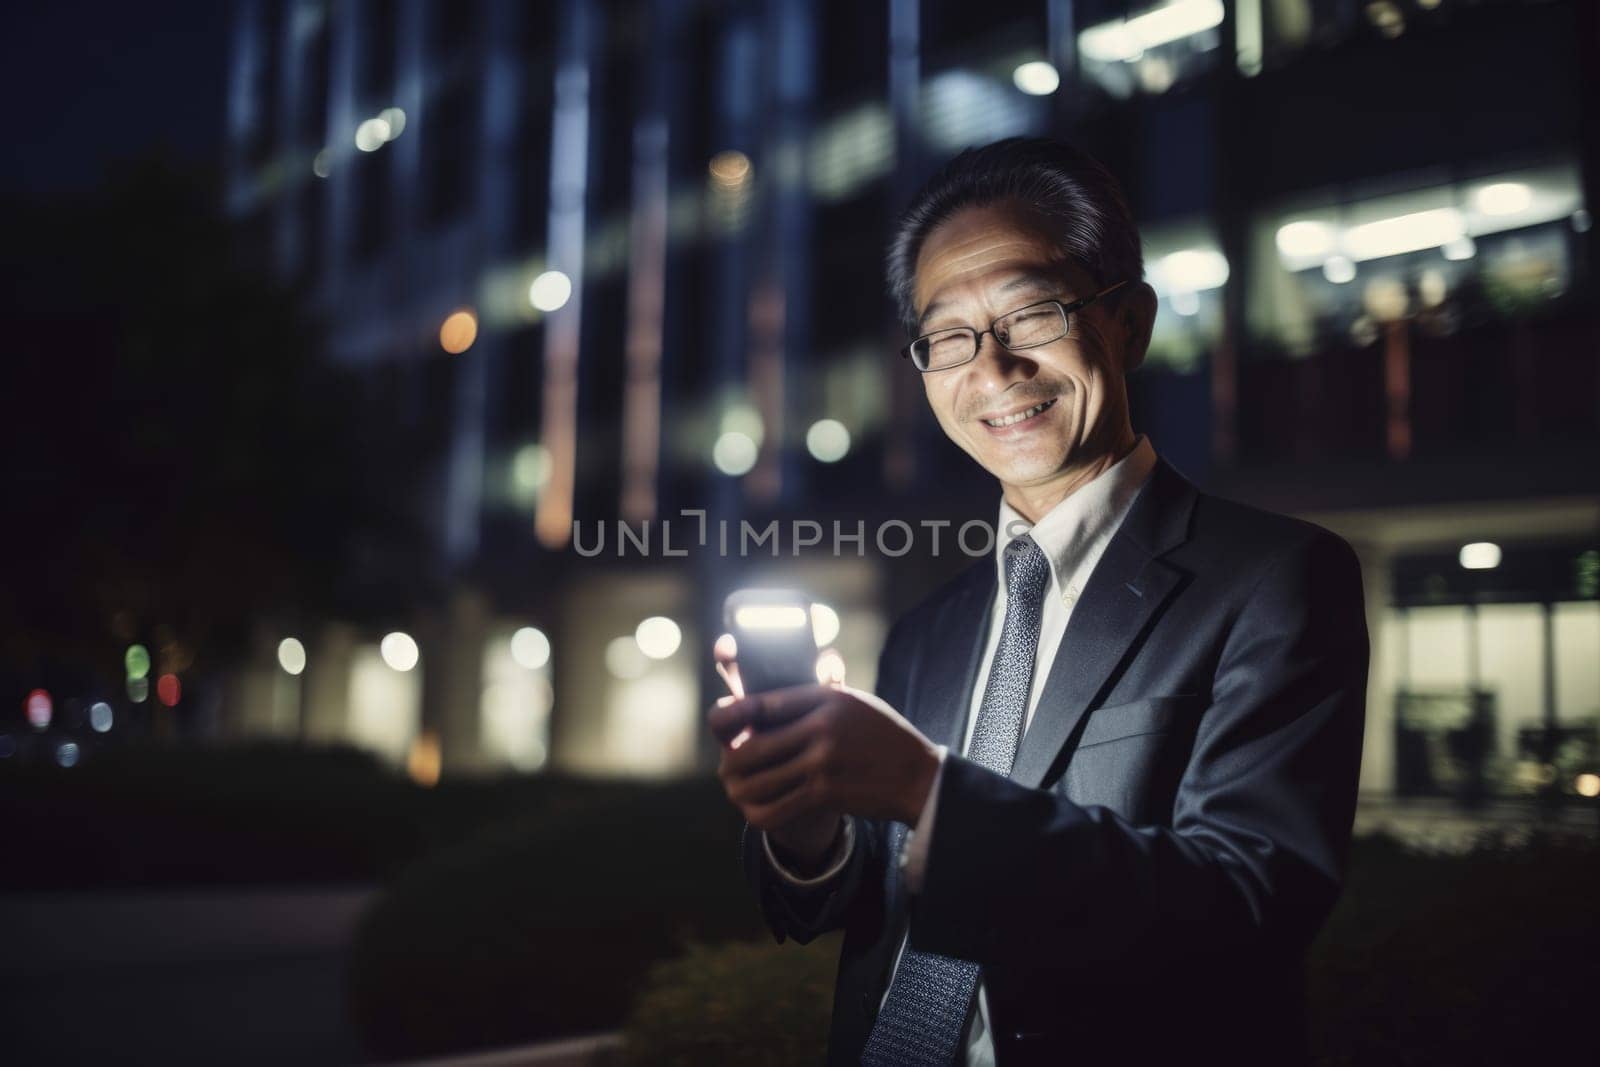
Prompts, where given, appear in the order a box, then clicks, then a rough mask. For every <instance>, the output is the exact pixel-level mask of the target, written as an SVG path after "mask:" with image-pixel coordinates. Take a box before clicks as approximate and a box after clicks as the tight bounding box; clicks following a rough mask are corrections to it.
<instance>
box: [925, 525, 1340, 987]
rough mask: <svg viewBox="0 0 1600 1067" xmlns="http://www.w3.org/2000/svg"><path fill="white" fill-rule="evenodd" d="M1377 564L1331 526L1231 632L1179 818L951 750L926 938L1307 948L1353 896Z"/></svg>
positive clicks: (1081, 950)
mask: <svg viewBox="0 0 1600 1067" xmlns="http://www.w3.org/2000/svg"><path fill="white" fill-rule="evenodd" d="M1367 663H1368V640H1367V629H1366V618H1365V613H1364V609H1363V604H1362V592H1361V573H1360V565H1359V564H1358V563H1357V561H1356V557H1355V553H1354V552H1353V551H1352V550H1351V549H1350V546H1349V545H1347V544H1346V543H1345V542H1344V541H1343V540H1341V539H1340V538H1338V537H1336V536H1334V535H1333V534H1330V533H1328V532H1327V531H1320V530H1319V531H1317V532H1316V533H1314V534H1313V535H1311V536H1310V537H1308V538H1306V539H1304V540H1302V541H1299V542H1297V543H1296V544H1295V545H1294V546H1293V547H1291V548H1289V549H1287V550H1286V551H1284V552H1283V553H1280V554H1279V555H1278V556H1276V557H1275V558H1273V559H1272V560H1270V561H1269V562H1268V563H1267V564H1266V565H1265V566H1264V569H1263V570H1262V572H1261V573H1260V576H1259V578H1258V579H1257V581H1256V583H1255V586H1254V588H1253V589H1252V591H1251V592H1250V594H1249V595H1248V597H1247V598H1246V599H1245V600H1244V602H1243V604H1242V607H1240V608H1239V609H1238V611H1237V615H1236V618H1235V619H1234V621H1233V622H1232V624H1231V626H1230V628H1229V630H1228V632H1227V635H1226V637H1225V639H1224V642H1223V647H1222V649H1221V653H1220V659H1219V662H1218V665H1217V668H1216V674H1215V677H1214V682H1213V686H1212V693H1211V704H1210V706H1209V707H1208V708H1207V709H1206V710H1205V712H1204V713H1203V714H1202V716H1201V718H1200V721H1199V723H1198V726H1197V733H1196V736H1195V741H1194V746H1193V749H1192V750H1191V754H1190V758H1189V762H1188V764H1187V766H1186V768H1185V770H1184V772H1183V775H1182V778H1181V781H1180V783H1179V786H1178V792H1177V795H1176V798H1175V803H1174V810H1173V819H1172V825H1171V826H1135V825H1131V824H1130V823H1129V822H1128V821H1127V820H1125V819H1124V818H1122V817H1121V816H1120V815H1118V814H1116V813H1115V812H1113V811H1111V810H1109V809H1107V808H1104V807H1099V806H1093V807H1083V806H1079V805H1077V804H1074V803H1073V802H1072V801H1070V800H1068V799H1067V798H1065V797H1063V796H1059V795H1057V794H1056V793H1053V792H1049V791H1045V790H1037V789H1030V788H1027V787H1026V786H1022V785H1019V784H1018V783H1016V782H1013V781H1011V780H1010V779H1009V778H1006V777H1003V776H1001V775H998V774H995V773H994V772H992V771H990V770H988V769H986V768H984V767H982V766H980V765H979V764H977V763H974V762H972V761H970V760H967V759H964V758H962V757H958V756H956V755H953V754H952V755H950V756H949V757H948V758H947V759H946V761H945V767H944V775H943V778H942V781H941V783H940V795H939V801H938V819H937V829H936V832H935V833H934V834H933V840H932V842H931V848H930V852H929V857H928V867H927V872H926V878H925V881H924V884H923V888H922V892H921V893H920V894H919V895H917V896H913V897H912V898H911V901H910V905H909V906H910V908H911V914H912V919H911V943H912V945H913V946H914V947H916V948H918V949H921V950H923V951H932V952H939V953H942V954H945V955H951V956H957V957H961V958H963V959H969V960H974V961H976V962H978V963H982V964H994V963H1008V964H1026V963H1033V964H1045V965H1056V966H1059V965H1061V964H1062V963H1063V962H1066V961H1073V962H1074V964H1076V963H1082V964H1084V965H1094V964H1095V963H1096V962H1097V961H1114V960H1128V959H1137V960H1139V961H1140V965H1141V966H1158V965H1159V964H1160V963H1161V962H1162V961H1164V960H1165V961H1174V962H1175V961H1177V960H1180V959H1183V958H1186V957H1188V958H1193V957H1192V954H1204V955H1206V956H1207V957H1208V958H1215V954H1217V953H1228V954H1235V955H1237V954H1240V953H1244V952H1250V951H1258V950H1259V951H1263V952H1268V953H1272V952H1296V951H1303V949H1304V947H1305V946H1306V945H1307V944H1308V943H1309V942H1310V940H1311V938H1312V937H1313V936H1314V935H1315V933H1316V931H1317V928H1318V927H1319V926H1320V925H1321V923H1322V921H1323V919H1324V918H1326V916H1327V913H1328V911H1329V910H1330V909H1331V908H1332V906H1333V903H1334V901H1335V899H1336V898H1337V897H1338V894H1339V889H1340V885H1341V882H1342V878H1343V869H1344V863H1345V857H1346V853H1347V851H1348V846H1349V838H1350V828H1351V824H1352V821H1353V819H1354V814H1355V797H1356V784H1357V779H1358V777H1359V769H1360V761H1361V738H1362V724H1363V720H1364V718H1365V710H1366V709H1365V705H1366V680H1367Z"/></svg>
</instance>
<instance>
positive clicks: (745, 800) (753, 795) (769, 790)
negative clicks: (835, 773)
mask: <svg viewBox="0 0 1600 1067" xmlns="http://www.w3.org/2000/svg"><path fill="white" fill-rule="evenodd" d="M808 752H810V746H807V747H805V748H802V749H801V750H800V751H799V752H798V753H797V754H796V755H795V756H794V758H792V759H787V760H784V761H783V762H781V763H776V764H774V765H772V766H770V767H767V768H764V769H762V770H759V771H756V772H755V773H753V774H750V775H748V776H746V777H745V778H743V779H742V780H739V781H737V782H735V783H734V784H733V785H732V786H731V787H730V789H729V798H730V799H731V800H733V801H734V802H735V803H737V804H739V805H740V806H743V805H746V804H770V803H772V802H773V801H775V800H777V799H778V798H779V797H781V796H783V795H784V794H785V793H787V792H788V791H789V790H791V789H793V788H795V787H796V786H797V785H799V784H800V783H801V782H803V781H805V780H806V778H808V777H809V776H810V775H811V773H812V771H813V770H814V767H815V764H814V762H813V761H812V760H811V759H809V758H808V757H807V753H808Z"/></svg>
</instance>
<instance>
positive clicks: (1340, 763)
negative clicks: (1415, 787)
mask: <svg viewBox="0 0 1600 1067" xmlns="http://www.w3.org/2000/svg"><path fill="white" fill-rule="evenodd" d="M1142 278H1143V266H1142V258H1141V254H1140V247H1139V238H1138V234H1137V231H1136V230H1135V228H1134V226H1133V222H1132V219H1131V216H1130V214H1129V212H1128V209H1127V206H1126V203H1125V201H1124V199H1123V197H1122V194H1121V192H1120V190H1119V189H1118V187H1117V184H1116V182H1115V180H1114V179H1113V178H1112V177H1111V176H1110V174H1109V173H1108V172H1107V171H1106V170H1105V169H1104V168H1103V167H1102V166H1100V165H1099V164H1098V163H1097V162H1096V161H1094V160H1093V159H1091V158H1089V157H1088V156H1086V155H1084V154H1082V153H1080V152H1078V151H1076V150H1074V149H1072V148H1071V147H1069V146H1067V145H1064V144H1061V143H1059V142H1053V141H1046V140H1038V139H1013V140H1008V141H1002V142H998V143H996V144H993V145H989V146H986V147H983V148H979V149H973V150H969V151H967V152H965V153H963V154H961V155H960V156H958V157H956V158H955V159H954V160H952V161H951V162H950V163H948V164H947V165H946V166H945V167H944V168H943V169H942V170H941V171H940V172H939V173H937V174H936V175H935V176H934V177H933V178H932V179H931V180H930V181H929V183H928V185H927V186H926V187H925V188H924V189H923V190H922V191H921V193H919V194H918V196H917V198H916V199H915V200H914V201H913V203H912V204H911V206H910V207H909V208H908V210H907V211H906V213H905V215H904V216H903V218H902V219H901V221H900V224H899V228H898V231H897V233H896V235H895V238H894V241H893V244H892V247H891V250H890V257H889V279H890V288H891V291H892V292H893V294H894V296H895V298H896V300H897V302H898V304H899V307H900V310H901V313H902V315H903V317H904V319H905V323H906V326H907V331H908V336H911V337H913V338H914V340H913V341H912V342H911V344H910V345H908V346H907V349H906V351H905V353H904V354H905V355H906V356H907V357H908V362H909V363H910V364H911V368H908V371H909V372H910V373H920V376H921V381H922V384H923V386H924V387H925V390H926V394H927V399H928V403H929V405H930V406H931V407H932V409H933V412H934V414H935V416H936V417H937V419H938V421H939V424H940V426H941V427H942V428H943V429H944V431H945V433H946V434H947V435H949V437H950V439H951V440H953V441H954V442H955V443H956V444H957V445H959V446H960V447H961V448H962V449H963V450H965V451H966V452H967V453H968V454H969V455H970V456H971V457H972V458H973V459H974V460H976V461H977V462H978V463H979V464H980V465H981V466H982V467H983V468H984V469H985V470H987V471H988V472H989V473H991V474H992V475H994V477H995V479H996V480H997V481H998V482H999V486H1000V490H1001V501H1000V504H999V520H1000V521H999V526H998V536H997V538H996V547H995V552H994V555H993V557H986V558H983V559H981V560H978V561H976V562H975V564H974V565H972V566H971V567H969V568H968V569H967V570H966V571H965V572H964V573H962V574H961V575H959V576H958V577H957V578H956V579H955V580H954V581H952V582H950V583H949V584H947V585H945V586H944V587H943V588H940V589H938V590H936V591H934V592H932V594H931V595H930V596H929V597H928V598H927V599H925V600H924V601H923V602H922V603H921V604H920V605H919V606H917V607H916V608H914V609H913V610H912V611H911V612H910V613H909V614H907V615H906V616H904V617H903V618H901V619H900V620H899V621H898V622H897V623H896V624H895V625H894V626H893V628H892V629H891V631H890V633H889V636H888V639H887V641H886V643H885V646H884V648H883V651H882V655H881V659H880V661H879V669H878V681H877V687H876V688H877V692H876V694H872V693H866V692H863V691H860V690H856V689H852V688H850V687H848V686H846V685H844V684H842V683H831V684H822V685H815V686H802V687H796V688H793V689H786V690H780V691H777V692H770V693H762V694H748V695H743V696H737V695H736V696H730V697H727V698H724V699H723V700H722V701H720V702H719V703H718V705H717V706H716V707H714V708H712V709H711V710H710V711H709V713H708V719H709V725H710V727H711V729H712V730H713V732H714V733H715V734H716V735H717V737H718V739H719V740H720V741H721V742H722V760H721V766H720V768H719V775H720V777H721V779H722V782H723V784H724V787H725V790H726V792H727V794H728V797H729V799H730V800H731V801H732V802H733V803H734V804H735V805H737V806H738V807H739V808H740V809H741V811H742V812H743V813H744V815H745V817H746V820H747V823H748V825H747V827H746V830H745V835H744V857H743V858H744V866H745V871H746V875H747V877H748V878H749V880H750V883H751V885H752V887H753V889H754V891H755V893H756V895H757V898H758V900H759V902H760V906H761V909H762V911H763V914H764V916H765V919H766V921H767V923H768V924H769V926H770V927H771V929H772V932H773V934H774V936H775V937H776V938H777V940H778V941H779V942H782V941H783V940H784V939H785V938H793V939H794V940H795V941H797V942H800V943H801V944H804V943H806V942H808V941H810V940H811V939H813V938H815V937H817V936H818V935H820V934H822V933H824V932H827V931H831V930H836V929H841V928H842V929H843V931H844V942H843V947H842V951H841V955H840V959H839V970H838V979H837V985H836V988H835V996H834V1004H833V1014H832V1027H831V1031H830V1035H829V1044H828V1062H829V1063H833V1064H846V1063H850V1064H854V1063H869V1064H951V1063H965V1064H969V1065H977V1064H989V1063H997V1064H999V1065H1001V1067H1012V1065H1019V1064H1068V1063H1070V1064H1098V1063H1109V1062H1121V1063H1143V1062H1155V1061H1156V1060H1158V1059H1159V1060H1162V1061H1165V1062H1175V1061H1173V1060H1172V1057H1174V1056H1182V1057H1185V1058H1186V1059H1188V1058H1191V1057H1204V1058H1206V1059H1210V1058H1212V1057H1215V1058H1217V1059H1218V1060H1220V1061H1221V1062H1226V1063H1273V1064H1283V1063H1293V1062H1297V1061H1303V1060H1304V1059H1305V1058H1306V1056H1307V1050H1306V1047H1305V1014H1304V1012H1305V1009H1304V999H1305V996H1304V978H1303V969H1304V954H1305V949H1306V946H1307V944H1308V943H1309V942H1310V940H1311V939H1312V937H1313V936H1314V935H1315V933H1316V931H1317V929H1318V927H1319V926H1320V924H1321V923H1322V922H1323V920H1324V919H1325V917H1326V916H1327V914H1328V911H1329V909H1330V908H1331V907H1332V905H1333V903H1334V901H1335V899H1336V897H1337V896H1338V893H1339V889H1340V885H1341V880H1342V874H1343V868H1344V863H1345V856H1346V851H1347V847H1348V843H1349V835H1350V828H1351V822H1352V819H1353V816H1354V807H1355V794H1356V781H1357V773H1358V767H1359V763H1360V757H1361V737H1362V725H1363V716H1364V708H1365V692H1366V679H1367V661H1368V644H1367V632H1366V624H1365V617H1364V611H1363V604H1362V592H1361V575H1360V569H1359V566H1358V564H1357V562H1356V557H1355V555H1354V553H1353V552H1352V551H1351V549H1350V547H1349V546H1348V545H1347V544H1346V543H1345V542H1344V541H1342V540H1341V539H1339V538H1338V537H1336V536H1335V535H1333V534H1331V533H1329V532H1328V531H1326V530H1324V529H1322V528H1320V527H1317V526H1314V525H1311V524H1309V523H1305V522H1301V521H1299V520H1295V519H1292V518H1288V517H1285V516H1281V515H1275V514H1272V513H1270V512H1266V511H1261V510H1257V509H1255V508H1251V507H1247V506H1245V505H1242V504H1238V503H1234V502H1230V501H1227V500H1224V499H1220V498H1218V497H1215V496H1211V495H1209V494H1207V493H1203V492H1200V491H1199V490H1197V489H1196V488H1195V486H1194V485H1193V484H1191V483H1190V482H1189V481H1188V480H1187V479H1186V478H1185V477H1184V476H1183V475H1182V474H1180V473H1179V472H1178V471H1177V470H1176V469H1174V468H1173V467H1172V466H1171V465H1169V464H1168V463H1167V462H1166V461H1165V460H1163V459H1161V458H1160V457H1159V456H1158V455H1157V454H1156V453H1155V450H1154V446H1153V444H1152V443H1151V441H1150V439H1149V438H1148V437H1147V436H1145V435H1143V434H1137V433H1135V432H1134V430H1133V428H1132V426H1131V424H1130V420H1129V414H1128V402H1127V392H1126V386H1125V382H1124V375H1125V374H1126V373H1127V372H1128V371H1130V370H1132V369H1133V368H1135V367H1136V366H1138V365H1139V363H1140V361H1141V360H1142V359H1143V357H1144V353H1145V349H1146V346H1147V344H1148V341H1149V337H1150V330H1151V326H1152V323H1153V320H1154V317H1155V304H1156V298H1155V295H1154V292H1153V291H1152V290H1151V289H1150V287H1149V286H1148V285H1146V284H1145V283H1144V281H1143V280H1142ZM718 657H719V659H720V660H722V661H723V662H724V665H725V667H726V668H729V669H730V670H736V649H734V648H732V647H731V642H730V639H728V638H724V639H723V641H721V642H719V647H718Z"/></svg>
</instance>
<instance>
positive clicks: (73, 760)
mask: <svg viewBox="0 0 1600 1067" xmlns="http://www.w3.org/2000/svg"><path fill="white" fill-rule="evenodd" d="M82 755H83V753H82V750H80V749H79V748H78V743H77V742H76V741H63V742H61V744H59V745H57V746H56V763H58V764H60V765H61V766H63V767H76V766H77V765H78V760H79V758H80V757H81V756H82Z"/></svg>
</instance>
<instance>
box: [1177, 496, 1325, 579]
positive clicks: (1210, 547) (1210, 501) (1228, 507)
mask: <svg viewBox="0 0 1600 1067" xmlns="http://www.w3.org/2000/svg"><path fill="white" fill-rule="evenodd" d="M1184 547H1185V549H1186V550H1187V551H1188V553H1190V554H1192V555H1194V556H1196V557H1199V558H1205V559H1207V560H1208V561H1209V562H1210V563H1211V564H1212V565H1213V566H1216V565H1227V566H1229V567H1230V568H1236V569H1237V570H1238V571H1239V572H1240V573H1251V572H1255V571H1259V570H1263V569H1265V568H1267V567H1270V566H1272V565H1273V564H1274V563H1276V562H1277V561H1279V560H1281V559H1283V558H1284V557H1285V556H1289V555H1299V554H1310V555H1314V556H1316V557H1318V558H1322V559H1326V558H1329V557H1340V558H1343V559H1346V560H1349V561H1352V562H1354V561H1355V560H1356V558H1357V557H1356V553H1355V550H1354V549H1353V548H1352V547H1351V546H1350V543H1349V542H1348V541H1346V540H1345V539H1344V538H1343V537H1341V536H1339V535H1338V534H1336V533H1334V532H1333V531H1332V530H1330V529H1328V528H1327V527H1325V526H1321V525H1318V524H1317V523H1314V522H1310V521H1309V520H1306V519H1301V518H1297V517H1295V516H1293V515H1284V514H1282V513H1280V512H1276V511H1268V510H1267V509H1266V508H1261V507H1256V506H1255V505H1252V504H1246V503H1243V502H1242V501H1238V500H1232V499H1229V498H1227V497H1221V496H1216V495H1213V494H1211V493H1206V492H1199V493H1197V494H1196V497H1195V506H1194V513H1193V516H1192V518H1191V523H1190V528H1189V538H1188V541H1187V542H1186V544H1185V546H1184Z"/></svg>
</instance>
